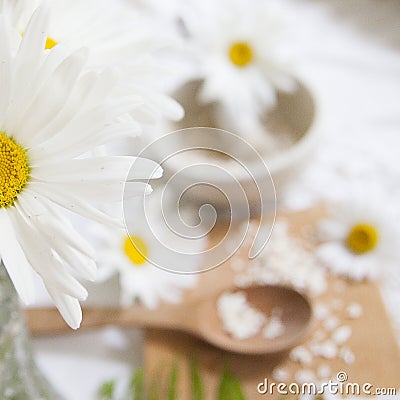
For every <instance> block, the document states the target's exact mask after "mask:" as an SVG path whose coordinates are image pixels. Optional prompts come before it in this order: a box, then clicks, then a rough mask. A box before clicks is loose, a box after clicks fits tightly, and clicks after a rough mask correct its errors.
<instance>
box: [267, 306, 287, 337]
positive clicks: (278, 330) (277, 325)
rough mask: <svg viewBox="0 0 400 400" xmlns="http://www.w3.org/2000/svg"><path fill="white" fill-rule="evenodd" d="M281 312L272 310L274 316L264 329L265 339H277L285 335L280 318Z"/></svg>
mask: <svg viewBox="0 0 400 400" xmlns="http://www.w3.org/2000/svg"><path fill="white" fill-rule="evenodd" d="M280 314H281V313H280V311H279V310H276V309H275V310H272V315H271V317H270V318H268V319H267V322H266V324H265V326H264V329H263V336H264V338H265V339H270V340H271V339H276V338H277V337H279V336H282V335H283V334H284V333H285V326H284V324H283V322H282V319H281V317H280Z"/></svg>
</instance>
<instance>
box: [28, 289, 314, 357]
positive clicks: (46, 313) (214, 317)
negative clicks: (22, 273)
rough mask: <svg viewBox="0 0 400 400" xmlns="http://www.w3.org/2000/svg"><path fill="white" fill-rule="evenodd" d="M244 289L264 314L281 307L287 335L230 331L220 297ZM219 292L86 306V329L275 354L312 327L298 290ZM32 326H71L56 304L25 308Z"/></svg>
mask: <svg viewBox="0 0 400 400" xmlns="http://www.w3.org/2000/svg"><path fill="white" fill-rule="evenodd" d="M235 291H240V292H244V293H245V294H246V298H247V302H248V303H249V304H250V305H251V306H252V307H254V308H257V309H258V310H259V311H261V312H262V313H263V314H265V315H270V314H271V313H272V310H274V309H276V308H278V309H279V310H280V312H281V315H280V319H281V321H282V323H283V326H284V332H283V334H282V335H280V336H279V337H277V338H275V339H267V338H265V337H263V336H262V334H261V333H260V334H258V335H256V336H253V337H250V338H248V339H237V338H234V337H233V336H231V335H230V334H229V333H227V332H226V331H225V330H224V328H223V325H222V321H221V319H220V317H219V315H218V310H217V301H218V298H219V296H220V295H221V294H222V293H225V292H230V293H232V292H235ZM222 293H221V292H220V293H219V294H218V295H217V296H214V297H209V298H203V299H200V300H197V301H192V302H190V301H188V302H184V303H182V304H180V305H177V306H170V305H168V306H167V305H163V306H161V307H159V308H157V309H155V310H149V309H147V308H145V307H141V306H135V307H131V308H127V309H121V308H95V307H94V308H85V309H84V310H83V314H84V317H83V323H82V326H81V328H80V329H81V330H84V329H89V328H97V327H102V326H107V325H116V326H120V327H143V328H163V329H165V328H167V329H173V330H180V331H184V332H188V333H191V334H193V335H196V336H198V337H200V338H201V339H203V340H204V341H206V342H208V343H210V344H212V345H214V346H216V347H218V348H220V349H223V350H226V351H231V352H235V353H242V354H254V355H255V354H259V355H261V354H271V353H276V352H280V351H284V350H288V349H290V348H291V347H293V346H295V345H296V344H297V343H299V342H300V341H301V340H302V338H303V337H304V336H305V334H306V333H307V331H308V327H309V323H310V321H311V314H312V313H311V305H310V302H309V301H308V300H307V298H306V297H304V296H303V295H302V294H300V293H299V292H297V291H295V290H294V289H291V288H288V287H284V286H275V285H263V286H250V287H248V288H244V289H237V288H232V289H226V290H224V291H223V292H222ZM26 314H27V320H28V326H29V328H30V331H31V333H32V334H33V335H40V334H55V333H65V332H68V331H69V328H68V326H67V325H66V324H65V322H64V321H63V320H62V318H61V316H60V315H59V313H58V312H57V310H55V309H54V308H36V309H28V310H26Z"/></svg>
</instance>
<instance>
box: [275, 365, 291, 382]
mask: <svg viewBox="0 0 400 400" xmlns="http://www.w3.org/2000/svg"><path fill="white" fill-rule="evenodd" d="M272 378H273V379H274V380H275V381H276V382H286V381H287V380H288V379H289V372H288V371H287V370H286V369H284V368H282V367H276V368H274V370H273V371H272Z"/></svg>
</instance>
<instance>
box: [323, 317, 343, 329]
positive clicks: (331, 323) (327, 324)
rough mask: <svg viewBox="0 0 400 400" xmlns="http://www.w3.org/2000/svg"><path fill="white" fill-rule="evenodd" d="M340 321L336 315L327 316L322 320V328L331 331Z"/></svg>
mask: <svg viewBox="0 0 400 400" xmlns="http://www.w3.org/2000/svg"><path fill="white" fill-rule="evenodd" d="M339 323H340V320H339V318H338V317H329V318H327V319H326V320H325V321H324V324H323V325H324V328H325V329H326V330H328V331H333V330H334V329H335V328H336V327H337V326H338V325H339Z"/></svg>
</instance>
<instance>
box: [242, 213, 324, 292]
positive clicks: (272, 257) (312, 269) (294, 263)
mask: <svg viewBox="0 0 400 400" xmlns="http://www.w3.org/2000/svg"><path fill="white" fill-rule="evenodd" d="M246 226H247V223H246ZM257 229H258V224H252V223H250V225H249V230H248V236H247V237H246V239H245V247H246V246H247V245H248V246H250V245H251V238H252V237H254V235H255V234H256V232H257ZM239 276H245V277H247V278H250V279H249V280H250V281H249V282H247V280H246V279H242V278H239ZM236 282H240V283H241V284H242V286H244V284H245V282H247V286H248V285H250V284H251V283H257V284H284V285H289V286H292V287H294V288H295V289H297V290H299V291H301V292H307V293H308V294H309V295H310V296H317V295H319V294H321V293H322V292H324V291H325V289H326V286H327V283H326V272H325V269H324V268H321V266H320V265H319V263H318V262H317V260H316V258H315V256H314V254H313V253H312V252H311V251H309V250H307V249H305V248H304V246H303V245H302V243H301V242H300V241H299V240H297V239H295V238H293V237H291V236H290V235H289V233H288V226H287V222H286V221H284V220H280V221H278V222H276V224H275V226H274V233H273V235H272V236H271V238H270V241H269V242H268V246H266V248H265V249H264V250H263V251H262V252H261V254H260V255H258V256H257V258H255V259H254V260H249V263H248V268H246V271H243V273H242V274H241V275H237V278H236V279H235V283H236Z"/></svg>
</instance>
